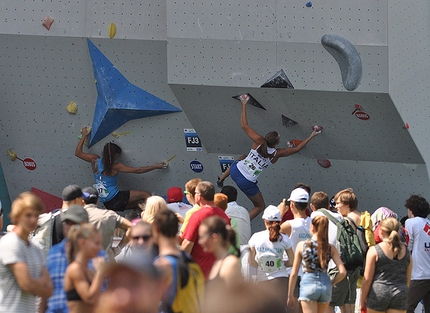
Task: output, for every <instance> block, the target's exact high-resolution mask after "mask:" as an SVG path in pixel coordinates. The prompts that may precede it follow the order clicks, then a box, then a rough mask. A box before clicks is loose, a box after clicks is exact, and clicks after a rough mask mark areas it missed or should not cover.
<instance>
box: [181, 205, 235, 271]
mask: <svg viewBox="0 0 430 313" xmlns="http://www.w3.org/2000/svg"><path fill="white" fill-rule="evenodd" d="M214 215H217V216H220V217H222V218H224V220H225V221H226V222H227V224H228V225H230V218H229V217H228V216H227V215H226V214H225V212H224V211H223V210H221V209H220V208H218V207H211V206H209V205H204V206H202V207H201V208H200V210H198V211H196V212H194V213H193V214H192V215H191V217H190V220H189V221H188V225H187V227H186V228H185V230H184V233H183V234H182V238H183V239H187V240H188V241H191V242H194V246H193V249H192V250H191V256H192V257H193V259H194V261H196V262H197V264H199V265H200V268H201V269H202V272H203V274H204V275H205V278H206V279H208V277H209V273H210V271H211V269H212V265H213V264H214V262H215V256H214V255H213V253H207V252H204V251H203V247H202V246H201V245H200V244H199V226H200V224H201V222H202V221H203V220H204V219H205V218H208V217H210V216H214Z"/></svg>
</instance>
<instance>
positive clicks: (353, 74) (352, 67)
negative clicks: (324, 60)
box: [321, 34, 363, 91]
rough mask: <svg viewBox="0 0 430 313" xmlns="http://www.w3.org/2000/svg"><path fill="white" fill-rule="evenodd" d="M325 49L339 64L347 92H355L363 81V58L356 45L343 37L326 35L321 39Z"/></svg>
mask: <svg viewBox="0 0 430 313" xmlns="http://www.w3.org/2000/svg"><path fill="white" fill-rule="evenodd" d="M321 44H322V45H323V47H324V48H325V49H326V50H327V51H328V52H329V53H330V54H331V55H332V56H333V57H334V58H335V60H336V62H337V63H338V64H339V68H340V73H341V75H342V82H343V86H344V87H345V89H346V90H349V91H353V90H355V89H356V88H357V87H358V85H359V84H360V81H361V75H362V72H363V68H362V64H361V58H360V55H359V54H358V52H357V49H355V47H354V45H353V44H352V43H351V42H349V41H348V40H347V39H345V38H343V37H342V36H339V35H335V34H326V35H324V36H322V38H321Z"/></svg>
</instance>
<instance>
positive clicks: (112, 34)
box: [108, 23, 116, 39]
mask: <svg viewBox="0 0 430 313" xmlns="http://www.w3.org/2000/svg"><path fill="white" fill-rule="evenodd" d="M108 34H109V38H110V39H112V38H113V37H115V35H116V25H115V24H114V23H110V24H109V27H108Z"/></svg>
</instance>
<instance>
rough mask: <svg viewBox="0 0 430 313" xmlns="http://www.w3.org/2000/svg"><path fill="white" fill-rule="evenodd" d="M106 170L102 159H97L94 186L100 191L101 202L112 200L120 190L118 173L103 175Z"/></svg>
mask: <svg viewBox="0 0 430 313" xmlns="http://www.w3.org/2000/svg"><path fill="white" fill-rule="evenodd" d="M104 170H105V168H104V166H103V162H102V159H101V158H99V159H98V160H97V173H95V174H94V180H95V182H96V183H95V184H94V188H96V189H97V191H98V192H99V200H100V202H108V201H110V200H112V199H113V198H114V197H115V196H116V195H117V194H118V192H119V190H118V188H117V186H116V184H117V181H118V174H116V175H115V176H106V175H103V171H104Z"/></svg>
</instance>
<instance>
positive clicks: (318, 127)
mask: <svg viewBox="0 0 430 313" xmlns="http://www.w3.org/2000/svg"><path fill="white" fill-rule="evenodd" d="M322 129H323V128H322V126H319V125H315V126H312V130H314V131H316V132H321V131H322Z"/></svg>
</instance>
